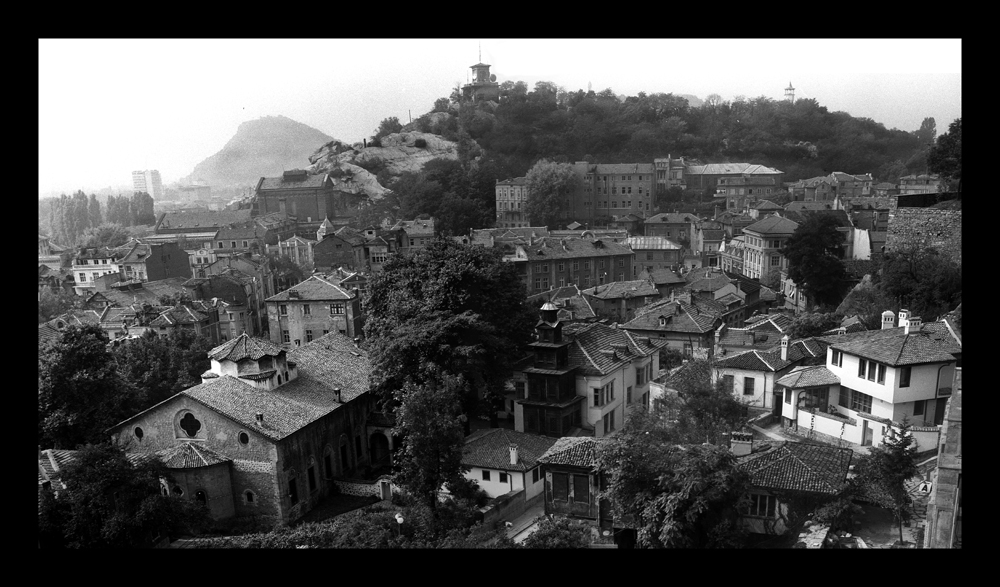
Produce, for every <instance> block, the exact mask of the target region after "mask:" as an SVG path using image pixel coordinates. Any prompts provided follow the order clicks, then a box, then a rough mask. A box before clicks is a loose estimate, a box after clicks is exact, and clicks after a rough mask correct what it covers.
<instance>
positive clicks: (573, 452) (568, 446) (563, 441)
mask: <svg viewBox="0 0 1000 587" xmlns="http://www.w3.org/2000/svg"><path fill="white" fill-rule="evenodd" d="M600 442H601V441H600V439H597V438H593V437H589V436H564V437H562V438H560V439H558V440H556V442H555V444H553V445H552V447H551V448H549V449H548V450H547V451H545V453H544V454H543V455H542V456H540V457H539V458H538V462H539V463H543V464H546V465H568V466H572V467H587V468H593V467H596V466H597V446H598V443H600Z"/></svg>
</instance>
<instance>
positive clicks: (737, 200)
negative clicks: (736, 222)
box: [715, 175, 780, 212]
mask: <svg viewBox="0 0 1000 587" xmlns="http://www.w3.org/2000/svg"><path fill="white" fill-rule="evenodd" d="M779 186H780V184H776V183H775V178H774V177H769V176H760V175H741V176H739V177H720V178H719V180H718V184H717V187H716V188H715V198H716V202H718V203H720V204H722V203H723V202H724V203H725V205H724V206H722V207H723V208H724V209H725V210H727V211H733V212H738V211H740V210H744V209H746V207H747V203H748V202H752V201H753V200H756V199H763V198H770V197H771V196H772V195H775V194H776V192H777V190H778V187H779Z"/></svg>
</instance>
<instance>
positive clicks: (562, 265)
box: [557, 263, 566, 273]
mask: <svg viewBox="0 0 1000 587" xmlns="http://www.w3.org/2000/svg"><path fill="white" fill-rule="evenodd" d="M565 270H566V264H565V263H559V268H558V269H557V271H559V272H560V273H562V272H563V271H565Z"/></svg>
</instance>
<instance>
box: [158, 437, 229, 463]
mask: <svg viewBox="0 0 1000 587" xmlns="http://www.w3.org/2000/svg"><path fill="white" fill-rule="evenodd" d="M156 455H157V456H158V457H160V460H161V461H163V464H164V465H166V466H167V468H168V469H195V468H198V467H208V466H211V465H217V464H219V463H225V462H228V461H232V459H231V458H229V457H227V456H225V455H221V454H219V453H217V452H215V451H214V450H212V449H210V448H208V447H207V446H202V445H200V444H198V443H195V442H182V443H180V444H175V445H174V446H171V447H169V448H165V449H163V450H161V451H157V453H156Z"/></svg>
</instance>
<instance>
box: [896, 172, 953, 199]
mask: <svg viewBox="0 0 1000 587" xmlns="http://www.w3.org/2000/svg"><path fill="white" fill-rule="evenodd" d="M946 190H947V184H946V182H945V181H944V180H942V179H941V177H940V176H937V175H927V174H924V173H921V174H919V175H907V176H906V177H901V178H899V195H901V196H905V195H907V194H933V193H936V192H943V191H946Z"/></svg>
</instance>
